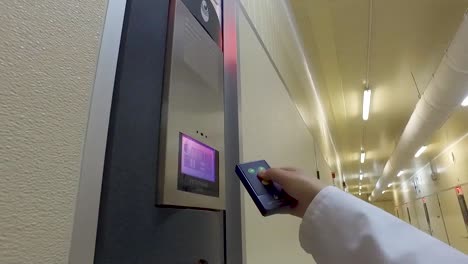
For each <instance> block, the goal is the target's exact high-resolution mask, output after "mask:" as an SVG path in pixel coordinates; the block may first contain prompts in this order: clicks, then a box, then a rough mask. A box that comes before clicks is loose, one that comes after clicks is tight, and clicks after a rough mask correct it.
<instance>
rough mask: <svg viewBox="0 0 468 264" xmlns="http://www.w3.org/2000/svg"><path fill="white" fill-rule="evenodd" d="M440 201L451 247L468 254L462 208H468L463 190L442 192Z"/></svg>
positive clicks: (467, 235) (467, 237) (467, 241)
mask: <svg viewBox="0 0 468 264" xmlns="http://www.w3.org/2000/svg"><path fill="white" fill-rule="evenodd" d="M439 199H440V207H441V210H442V215H443V216H444V220H445V225H446V228H447V236H448V239H449V241H450V245H451V246H452V247H454V248H456V249H458V250H460V251H462V252H463V253H465V254H468V232H467V226H466V225H465V221H464V218H463V213H462V207H463V206H466V201H465V200H464V199H465V197H464V195H463V191H462V188H461V187H457V188H455V189H450V190H447V191H444V192H441V193H439ZM465 208H466V207H465Z"/></svg>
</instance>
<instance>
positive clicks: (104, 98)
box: [68, 0, 127, 264]
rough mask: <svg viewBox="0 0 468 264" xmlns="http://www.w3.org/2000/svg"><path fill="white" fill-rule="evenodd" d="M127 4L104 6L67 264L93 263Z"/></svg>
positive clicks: (113, 1) (112, 1)
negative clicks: (105, 8)
mask: <svg viewBox="0 0 468 264" xmlns="http://www.w3.org/2000/svg"><path fill="white" fill-rule="evenodd" d="M126 4H127V0H109V1H108V4H107V10H106V15H105V20H104V26H103V29H102V38H101V43H100V50H99V55H98V61H97V65H96V75H95V80H94V87H93V89H92V94H91V99H90V105H89V116H88V125H87V130H86V136H85V139H84V145H83V151H82V159H81V172H80V179H79V187H78V193H77V197H76V205H75V211H74V221H73V231H72V235H71V245H70V251H69V255H68V263H70V264H83V263H93V261H94V252H95V244H96V233H97V225H98V215H99V203H100V196H101V185H102V176H103V170H104V159H105V153H106V143H107V133H108V127H109V118H110V112H111V104H112V95H113V91H114V82H115V74H116V69H117V61H118V56H119V49H120V39H121V35H122V28H123V23H124V16H125V8H126Z"/></svg>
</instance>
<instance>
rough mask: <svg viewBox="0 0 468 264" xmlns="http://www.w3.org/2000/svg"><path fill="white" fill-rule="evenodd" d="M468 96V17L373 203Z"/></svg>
mask: <svg viewBox="0 0 468 264" xmlns="http://www.w3.org/2000/svg"><path fill="white" fill-rule="evenodd" d="M467 93H468V13H465V16H464V19H463V22H462V23H461V25H460V27H459V28H458V31H457V33H456V34H455V37H454V39H453V40H452V43H451V44H450V46H449V48H448V49H447V51H446V52H445V55H444V57H443V58H442V61H441V63H440V64H439V66H438V68H437V70H436V72H435V74H434V75H433V78H432V80H431V81H430V83H429V85H428V86H427V89H426V91H425V92H424V94H423V96H422V97H421V99H420V100H419V101H418V103H417V104H416V108H415V109H414V112H413V113H412V115H411V117H410V119H409V121H408V124H407V125H406V127H405V129H404V130H403V134H402V135H401V137H400V140H399V142H398V144H397V146H396V148H395V150H394V151H393V153H392V155H391V157H390V159H389V160H388V161H387V163H386V164H385V167H384V170H383V173H382V176H381V177H380V179H379V180H378V181H377V184H376V186H375V189H374V191H373V192H372V195H371V200H372V201H375V200H377V199H378V198H379V197H380V196H381V195H382V191H384V190H385V189H387V186H388V184H389V183H392V182H394V181H395V180H396V178H397V174H398V172H399V171H400V170H401V169H403V168H405V167H407V166H408V165H409V164H410V162H411V160H412V159H413V158H414V155H415V153H416V152H417V150H418V149H419V148H420V147H421V146H423V145H426V144H427V143H428V141H429V140H430V138H431V136H432V135H433V134H434V132H435V131H436V130H438V129H439V128H441V127H442V125H443V124H444V123H445V122H446V121H447V120H448V119H449V117H450V114H451V113H452V112H453V111H454V110H455V109H456V108H457V107H459V106H460V104H461V103H462V101H463V99H464V98H465V97H466V96H467Z"/></svg>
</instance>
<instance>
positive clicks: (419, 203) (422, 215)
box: [414, 198, 432, 235]
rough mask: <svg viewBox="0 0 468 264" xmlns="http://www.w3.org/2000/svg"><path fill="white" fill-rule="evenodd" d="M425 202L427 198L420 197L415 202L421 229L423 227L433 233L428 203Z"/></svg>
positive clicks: (427, 231) (426, 231)
mask: <svg viewBox="0 0 468 264" xmlns="http://www.w3.org/2000/svg"><path fill="white" fill-rule="evenodd" d="M425 203H426V198H422V199H418V200H416V201H415V203H414V204H415V210H416V215H417V217H418V223H419V229H421V230H422V231H424V232H425V233H427V234H428V235H432V234H431V229H430V219H429V212H428V211H427V205H426V204H425ZM426 212H427V213H426Z"/></svg>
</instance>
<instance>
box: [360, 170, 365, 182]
mask: <svg viewBox="0 0 468 264" xmlns="http://www.w3.org/2000/svg"><path fill="white" fill-rule="evenodd" d="M362 178H364V173H362V172H361V173H359V180H360V181H362Z"/></svg>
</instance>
